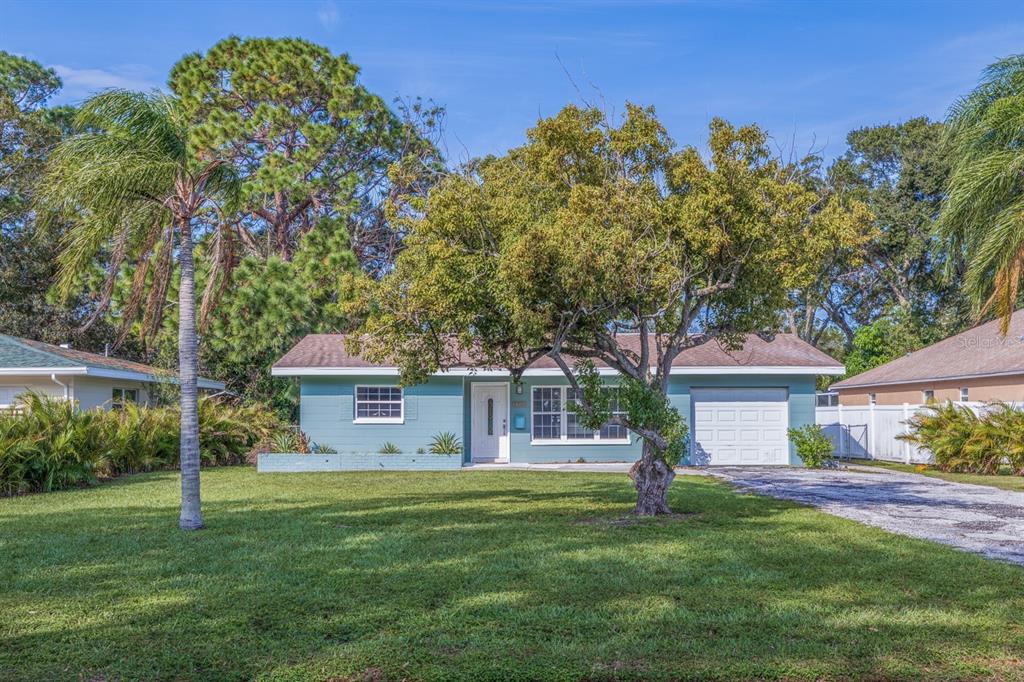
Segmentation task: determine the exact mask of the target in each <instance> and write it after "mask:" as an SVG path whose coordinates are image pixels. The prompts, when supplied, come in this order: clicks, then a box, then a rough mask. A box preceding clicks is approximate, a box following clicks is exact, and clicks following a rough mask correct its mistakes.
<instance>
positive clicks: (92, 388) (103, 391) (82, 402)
mask: <svg viewBox="0 0 1024 682" xmlns="http://www.w3.org/2000/svg"><path fill="white" fill-rule="evenodd" d="M72 385H73V387H74V396H75V400H77V401H78V407H79V408H80V409H83V410H91V409H93V408H96V407H102V408H103V409H105V410H109V409H110V402H111V400H112V399H113V397H114V389H115V388H127V389H135V390H137V391H138V392H139V402H140V403H141V404H143V405H148V404H149V391H148V390H147V387H146V384H144V383H143V382H141V381H124V380H121V379H105V378H101V377H84V376H79V377H75V378H74V383H73V384H72Z"/></svg>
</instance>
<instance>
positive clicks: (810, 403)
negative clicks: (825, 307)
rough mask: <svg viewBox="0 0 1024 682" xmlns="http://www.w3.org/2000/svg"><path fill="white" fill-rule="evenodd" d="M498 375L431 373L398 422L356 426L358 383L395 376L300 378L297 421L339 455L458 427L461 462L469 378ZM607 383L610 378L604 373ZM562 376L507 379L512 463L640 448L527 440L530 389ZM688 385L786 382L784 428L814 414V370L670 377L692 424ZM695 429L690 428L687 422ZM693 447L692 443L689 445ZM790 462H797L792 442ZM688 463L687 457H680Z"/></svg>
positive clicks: (420, 443)
mask: <svg viewBox="0 0 1024 682" xmlns="http://www.w3.org/2000/svg"><path fill="white" fill-rule="evenodd" d="M496 381H501V379H500V378H498V377H483V376H480V377H473V376H470V377H433V378H431V379H430V380H429V381H428V382H427V383H425V384H421V385H419V386H413V387H410V388H407V389H406V393H405V396H406V418H405V423H403V424H354V423H353V422H352V420H353V415H354V410H355V405H354V394H355V386H356V385H357V384H359V385H389V386H394V385H396V378H395V377H387V376H378V377H372V376H367V377H303V379H302V383H301V405H300V414H301V417H300V425H301V428H302V430H303V431H304V432H305V433H306V434H307V435H308V436H309V437H310V439H311V440H313V441H314V442H316V443H322V444H325V445H329V446H331V447H333V448H334V449H335V450H337V451H338V452H339V453H355V452H362V453H374V452H376V451H377V450H379V449H380V446H381V445H382V444H383V443H384V442H386V441H390V442H392V443H395V444H396V445H397V446H398V447H399V448H400V449H401V450H402V452H403V453H414V452H415V451H416V449H417V448H420V447H423V448H426V447H428V446H429V443H430V441H431V439H432V438H433V437H434V436H435V435H436V434H438V433H440V432H442V431H451V432H453V433H455V434H456V435H457V436H458V437H459V439H460V440H461V441H462V443H463V447H464V453H463V460H464V462H469V461H471V459H472V451H471V445H472V443H471V441H472V439H471V438H470V417H471V412H470V397H471V385H472V384H473V383H474V382H496ZM609 384H614V379H611V378H609ZM567 385H568V381H567V380H566V379H564V378H563V377H525V378H524V379H523V382H522V389H523V390H522V393H517V392H516V386H515V384H510V391H509V398H510V407H509V433H510V450H511V462H513V463H546V462H569V461H576V460H578V459H584V460H586V461H587V462H631V461H634V460H636V459H637V458H638V457H639V456H640V453H641V449H642V443H641V441H640V439H639V438H637V437H636V436H635V435H633V434H630V443H629V444H628V445H602V444H600V443H598V442H573V443H567V444H564V445H562V444H557V445H551V444H543V445H540V444H538V445H532V444H531V434H532V427H533V424H532V410H531V395H532V389H533V388H534V387H537V386H567ZM691 388H785V389H787V391H788V394H789V398H788V406H789V426H791V427H799V426H803V425H805V424H813V423H814V419H815V377H814V376H812V375H792V376H789V375H780V376H775V375H719V376H704V375H694V376H689V375H675V376H673V377H672V378H671V380H670V382H669V392H668V397H669V402H670V403H671V404H672V405H673V406H674V407H675V408H676V409H677V410H679V413H680V414H681V415H682V416H683V418H684V419H685V420H686V423H687V424H688V425H692V424H693V415H692V406H691V401H690V390H691ZM691 433H692V428H691ZM690 450H691V451H692V444H691V447H690ZM789 459H790V463H791V464H794V465H800V464H801V462H800V459H799V457H797V455H796V452H795V450H794V449H793V446H792V444H790V455H789ZM684 463H687V464H688V463H689V461H684Z"/></svg>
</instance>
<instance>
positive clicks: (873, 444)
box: [868, 400, 878, 459]
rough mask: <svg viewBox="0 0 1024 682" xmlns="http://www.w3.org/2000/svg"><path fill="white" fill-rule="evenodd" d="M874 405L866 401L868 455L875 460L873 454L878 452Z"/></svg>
mask: <svg viewBox="0 0 1024 682" xmlns="http://www.w3.org/2000/svg"><path fill="white" fill-rule="evenodd" d="M875 431H876V429H875V405H874V404H873V403H872V402H871V401H870V400H869V401H868V448H869V449H868V454H869V455H871V459H877V457H875V453H877V452H878V444H877V440H876V439H875Z"/></svg>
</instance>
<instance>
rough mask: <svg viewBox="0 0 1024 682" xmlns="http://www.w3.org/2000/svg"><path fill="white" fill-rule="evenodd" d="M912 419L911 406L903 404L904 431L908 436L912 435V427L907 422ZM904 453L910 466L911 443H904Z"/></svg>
mask: <svg viewBox="0 0 1024 682" xmlns="http://www.w3.org/2000/svg"><path fill="white" fill-rule="evenodd" d="M908 419H910V405H909V404H908V403H903V430H904V432H905V433H906V434H907V435H910V425H909V424H907V420H908ZM903 452H904V453H905V454H904V458H905V459H906V463H907V464H910V441H906V440H905V441H903Z"/></svg>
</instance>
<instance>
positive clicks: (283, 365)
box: [274, 334, 842, 369]
mask: <svg viewBox="0 0 1024 682" xmlns="http://www.w3.org/2000/svg"><path fill="white" fill-rule="evenodd" d="M618 338H619V342H620V343H621V344H622V345H624V346H626V347H631V348H638V347H639V335H637V334H620V335H619V337H618ZM841 364H842V363H840V362H839V361H838V360H835V359H833V358H832V357H830V356H828V355H826V354H825V353H823V352H821V351H820V350H818V349H817V348H815V347H814V346H811V345H810V344H809V343H806V342H805V341H802V340H801V339H800V338H798V337H797V336H795V335H793V334H776V335H775V337H774V338H773V339H772V340H770V341H768V340H765V339H762V338H761V337H759V336H756V335H753V334H751V335H750V336H748V337H747V340H746V342H745V343H744V346H743V349H742V350H738V351H731V350H728V349H727V348H725V347H724V346H723V345H722V344H721V343H720V342H718V341H715V340H712V341H709V342H707V343H704V344H701V345H699V346H694V347H693V348H689V349H687V350H685V351H683V352H682V353H680V354H679V356H678V357H676V360H675V362H674V363H673V367H743V366H753V367H822V368H830V367H839V366H841ZM375 366H378V367H385V366H387V365H374V364H372V363H370V362H367V361H366V360H364V359H362V358H361V357H358V356H353V355H350V354H349V352H348V351H347V350H346V349H345V336H344V335H343V334H310V335H309V336H307V337H305V338H304V339H302V340H301V341H299V342H298V343H297V344H295V346H294V347H293V348H292V349H291V350H290V351H288V353H286V354H285V356H284V357H283V358H281V359H280V360H278V361H277V362H276V363H275V364H274V368H275V369H297V368H305V367H318V368H328V367H329V368H358V367H367V368H369V367H375ZM531 368H537V369H546V368H557V365H556V364H555V362H554V360H552V359H551V358H549V357H543V358H540V359H539V360H537V361H536V362H535V363H533V365H531Z"/></svg>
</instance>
